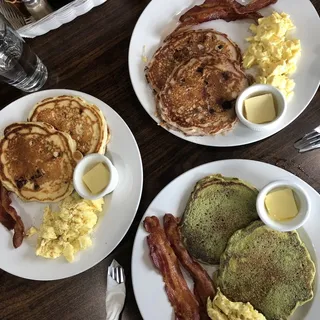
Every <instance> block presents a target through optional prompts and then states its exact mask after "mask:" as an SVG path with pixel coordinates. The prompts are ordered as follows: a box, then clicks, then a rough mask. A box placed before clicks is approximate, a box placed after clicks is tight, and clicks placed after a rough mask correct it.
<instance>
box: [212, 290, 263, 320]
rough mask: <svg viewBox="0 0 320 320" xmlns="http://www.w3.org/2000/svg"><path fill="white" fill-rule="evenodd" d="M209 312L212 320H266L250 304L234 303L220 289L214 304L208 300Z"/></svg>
mask: <svg viewBox="0 0 320 320" xmlns="http://www.w3.org/2000/svg"><path fill="white" fill-rule="evenodd" d="M207 312H208V316H209V317H210V319H212V320H239V319H242V320H266V318H265V316H264V315H263V314H261V313H259V312H258V311H256V310H255V309H254V308H253V306H252V305H251V304H250V303H249V302H248V303H242V302H232V301H230V300H229V299H228V298H227V297H226V296H224V295H223V294H222V293H221V291H220V289H219V288H218V291H217V294H216V296H215V297H214V299H213V301H212V302H211V300H210V298H208V302H207Z"/></svg>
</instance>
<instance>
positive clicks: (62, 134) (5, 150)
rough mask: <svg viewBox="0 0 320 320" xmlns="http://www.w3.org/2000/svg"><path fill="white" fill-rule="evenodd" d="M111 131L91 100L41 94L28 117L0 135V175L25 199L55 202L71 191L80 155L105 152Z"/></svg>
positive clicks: (4, 181) (10, 126) (5, 182)
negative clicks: (46, 96) (42, 96)
mask: <svg viewBox="0 0 320 320" xmlns="http://www.w3.org/2000/svg"><path fill="white" fill-rule="evenodd" d="M108 140H109V133H108V127H107V123H106V120H105V118H104V116H103V114H102V112H101V111H100V110H99V108H98V107H96V106H95V105H93V104H90V103H88V102H86V101H85V100H83V99H82V98H79V97H73V96H59V97H53V98H48V99H45V100H43V101H41V102H39V103H37V104H36V106H34V108H33V109H32V110H30V115H29V118H28V122H27V121H26V122H19V123H13V124H11V125H9V126H8V127H7V128H5V129H4V137H2V138H1V139H0V155H1V157H0V181H1V183H2V185H3V186H4V187H5V188H6V189H7V190H8V191H11V192H14V193H15V194H16V195H17V196H18V197H20V198H21V199H22V200H24V201H39V202H57V201H60V200H62V199H64V198H66V197H67V196H69V195H70V194H71V193H72V191H73V183H72V178H73V171H74V168H75V166H76V164H77V161H79V160H80V159H81V158H82V157H83V156H84V155H87V154H89V153H102V154H103V153H104V152H105V150H106V146H107V142H108Z"/></svg>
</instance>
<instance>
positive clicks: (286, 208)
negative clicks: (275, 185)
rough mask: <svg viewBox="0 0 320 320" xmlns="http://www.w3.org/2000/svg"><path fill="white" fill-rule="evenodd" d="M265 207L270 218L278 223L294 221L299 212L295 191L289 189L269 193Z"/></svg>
mask: <svg viewBox="0 0 320 320" xmlns="http://www.w3.org/2000/svg"><path fill="white" fill-rule="evenodd" d="M265 206H266V209H267V211H268V213H269V215H270V217H271V218H272V219H273V220H276V221H285V220H290V219H293V218H294V217H295V216H296V215H297V214H298V212H299V210H298V206H297V203H296V200H295V198H294V194H293V191H292V190H291V189H289V188H284V189H279V190H275V191H272V192H270V193H268V194H267V196H266V199H265Z"/></svg>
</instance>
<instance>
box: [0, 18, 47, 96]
mask: <svg viewBox="0 0 320 320" xmlns="http://www.w3.org/2000/svg"><path fill="white" fill-rule="evenodd" d="M47 78H48V71H47V68H46V67H45V66H44V64H43V63H42V62H41V60H40V59H39V58H38V56H37V55H36V54H35V53H34V52H33V51H32V50H31V49H30V47H29V46H28V45H27V44H26V43H25V42H24V40H23V39H22V38H21V37H20V36H19V34H18V33H17V32H16V31H15V30H14V29H13V28H12V26H11V25H10V23H9V22H8V21H7V20H6V19H5V18H4V17H3V16H2V15H1V14H0V81H2V82H6V83H8V84H10V85H12V86H14V87H16V88H18V89H20V90H23V91H26V92H34V91H37V90H39V89H40V88H41V87H42V86H43V85H44V84H45V82H46V81H47Z"/></svg>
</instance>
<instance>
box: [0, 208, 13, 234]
mask: <svg viewBox="0 0 320 320" xmlns="http://www.w3.org/2000/svg"><path fill="white" fill-rule="evenodd" d="M0 223H1V224H2V225H4V226H5V227H6V228H7V229H8V230H9V231H10V230H12V229H13V228H14V225H15V224H16V222H15V221H14V220H13V219H12V217H11V216H10V215H9V214H8V213H7V212H6V211H5V210H4V208H3V206H2V205H1V203H0Z"/></svg>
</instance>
